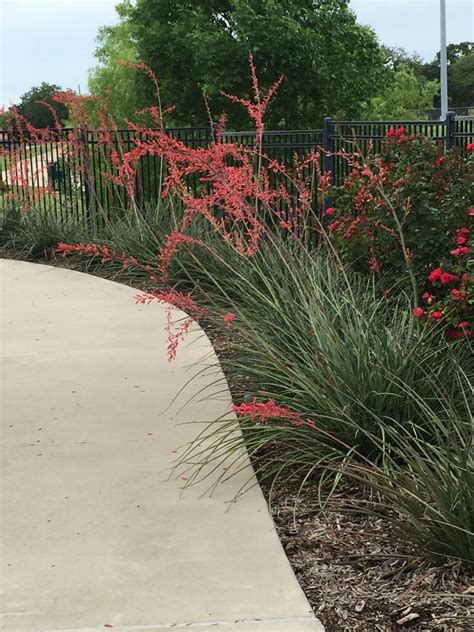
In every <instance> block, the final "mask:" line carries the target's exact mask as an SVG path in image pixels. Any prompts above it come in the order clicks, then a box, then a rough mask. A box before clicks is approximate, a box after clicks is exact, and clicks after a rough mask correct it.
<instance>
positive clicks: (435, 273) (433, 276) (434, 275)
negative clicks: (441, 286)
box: [428, 268, 441, 283]
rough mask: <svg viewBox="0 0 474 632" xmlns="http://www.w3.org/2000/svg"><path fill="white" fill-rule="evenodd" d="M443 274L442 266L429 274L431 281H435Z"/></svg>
mask: <svg viewBox="0 0 474 632" xmlns="http://www.w3.org/2000/svg"><path fill="white" fill-rule="evenodd" d="M440 276H441V268H435V269H434V270H431V272H430V274H429V276H428V280H429V281H430V282H431V283H434V282H435V281H437V280H438V279H439V278H440Z"/></svg>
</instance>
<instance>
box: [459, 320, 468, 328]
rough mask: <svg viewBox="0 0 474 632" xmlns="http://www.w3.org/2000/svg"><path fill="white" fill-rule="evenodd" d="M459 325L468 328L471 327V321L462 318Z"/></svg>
mask: <svg viewBox="0 0 474 632" xmlns="http://www.w3.org/2000/svg"><path fill="white" fill-rule="evenodd" d="M458 327H460V328H461V329H467V328H468V327H469V322H468V321H467V320H462V321H461V322H460V323H459V325H458Z"/></svg>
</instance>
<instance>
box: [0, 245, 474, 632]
mask: <svg viewBox="0 0 474 632" xmlns="http://www.w3.org/2000/svg"><path fill="white" fill-rule="evenodd" d="M0 256H2V257H5V258H6V257H11V258H15V253H11V252H10V253H7V252H0ZM38 262H39V263H47V264H52V265H60V266H63V267H67V268H72V269H76V270H82V271H83V270H84V266H83V265H82V266H81V265H79V264H78V263H77V262H73V261H69V260H67V259H55V260H53V261H51V260H46V259H43V260H39V261H38ZM89 271H90V272H92V273H93V274H98V276H103V277H106V278H111V272H110V271H107V272H106V273H104V271H103V270H102V271H101V269H100V267H96V266H94V267H91V269H90V270H89ZM117 276H118V278H117V280H121V279H120V277H119V275H117ZM114 278H115V275H114ZM127 281H128V282H130V280H127ZM131 284H132V283H131ZM133 285H134V287H137V288H139V289H145V288H143V280H141V282H138V283H135V282H134V283H133ZM140 285H141V286H142V287H140ZM208 334H209V335H210V338H211V340H212V342H213V344H214V348H215V350H216V353H217V354H218V356H219V357H221V358H225V354H226V353H227V352H228V351H227V344H226V341H225V340H224V339H220V338H218V337H217V338H216V336H215V335H213V332H212V331H208ZM223 364H224V366H225V362H224V363H223ZM226 377H227V379H228V382H229V385H230V388H231V391H233V394H234V395H235V394H236V393H237V392H239V391H240V392H241V390H242V388H241V387H242V384H241V383H240V384H239V377H238V376H237V377H236V376H232V375H226ZM298 487H299V486H298V485H296V484H295V483H291V482H288V481H286V482H285V481H280V482H279V483H277V484H276V485H275V486H274V487H273V489H272V503H271V513H272V515H273V519H274V522H275V525H276V529H277V532H278V534H279V536H280V539H281V543H282V545H283V548H284V550H285V552H286V555H287V557H288V559H289V561H290V563H291V566H292V568H293V571H294V572H295V575H296V577H297V578H298V581H299V582H300V584H301V586H302V588H303V590H304V592H305V594H306V596H307V598H308V600H309V602H310V604H311V606H312V607H313V609H314V612H315V614H316V616H317V617H318V618H319V619H320V620H321V621H322V623H323V625H324V626H325V629H326V631H327V632H346V631H347V632H349V631H350V632H372V631H374V632H375V631H376V632H386V631H387V632H389V631H391V630H400V631H403V630H417V631H420V632H422V631H423V632H424V631H427V632H428V631H430V632H431V631H433V630H437V631H443V632H470V631H472V632H474V578H473V577H472V575H470V573H469V571H468V569H466V568H465V567H462V566H461V565H460V563H459V562H457V561H451V562H447V563H444V564H436V563H435V562H433V561H430V560H427V559H426V558H424V557H423V556H422V555H421V554H420V552H419V551H416V550H415V549H414V548H413V547H411V546H409V545H408V544H407V543H405V542H403V541H401V540H400V537H399V536H398V535H397V534H396V533H395V532H394V530H393V528H392V526H391V525H390V523H389V522H387V521H385V520H383V519H380V518H374V517H371V516H368V515H367V514H364V513H361V512H360V511H358V507H359V505H360V502H366V499H365V498H364V497H363V493H362V492H361V491H360V490H358V489H354V488H351V487H349V486H347V487H342V488H340V489H339V491H338V494H339V495H341V494H342V495H343V496H344V500H345V501H346V502H347V501H349V503H350V502H353V505H354V510H353V511H351V510H350V509H349V510H348V511H347V510H346V511H344V513H340V512H338V511H337V510H331V511H327V512H325V513H324V514H322V513H321V511H320V508H319V505H318V501H317V498H318V490H317V481H309V482H308V483H307V484H306V485H305V487H304V488H303V490H302V491H299V488H298ZM262 489H263V491H264V493H265V495H266V497H267V498H268V492H269V489H268V486H266V485H265V483H262Z"/></svg>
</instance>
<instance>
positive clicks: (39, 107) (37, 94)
mask: <svg viewBox="0 0 474 632" xmlns="http://www.w3.org/2000/svg"><path fill="white" fill-rule="evenodd" d="M57 92H61V87H60V86H57V85H55V84H51V83H46V82H44V81H43V83H42V84H41V85H40V86H36V87H33V88H31V90H28V92H25V94H24V95H23V96H22V97H21V98H20V102H19V103H18V106H17V107H18V110H19V112H20V114H22V115H23V116H25V117H26V118H27V119H28V120H29V121H30V123H32V124H33V125H34V126H35V127H37V128H39V129H44V128H46V127H54V125H55V121H54V116H53V113H52V112H51V111H50V110H49V109H48V108H47V107H46V106H45V105H43V104H42V103H38V101H43V102H45V103H49V105H50V106H51V107H52V108H53V109H54V110H55V112H56V115H57V117H58V119H59V121H61V122H62V121H64V120H66V119H67V117H68V111H67V107H66V106H65V105H64V104H63V103H57V102H56V101H54V100H53V98H52V97H53V95H54V94H56V93H57Z"/></svg>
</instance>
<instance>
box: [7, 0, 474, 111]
mask: <svg viewBox="0 0 474 632" xmlns="http://www.w3.org/2000/svg"><path fill="white" fill-rule="evenodd" d="M115 3H116V0H0V40H1V48H0V76H1V79H0V104H2V103H3V104H4V105H9V104H10V102H15V101H17V100H18V99H19V97H20V96H21V95H22V94H23V93H24V92H26V91H27V90H29V88H31V87H32V86H34V85H38V84H40V83H41V82H42V81H47V82H48V83H56V84H59V85H60V86H61V87H62V88H64V89H66V88H72V89H74V90H77V88H78V86H80V87H81V90H82V92H85V91H87V70H88V68H90V67H91V66H92V65H93V64H94V57H93V52H94V48H95V42H94V40H95V37H96V35H97V31H98V28H99V27H100V26H102V25H104V24H113V23H114V22H115V21H116V14H115V10H114V5H115ZM446 3H447V7H448V16H447V23H448V27H447V28H448V43H450V42H453V43H457V42H461V41H466V40H470V41H472V40H474V0H446ZM351 6H352V8H353V9H354V11H355V12H356V14H357V16H358V19H359V21H360V22H362V23H363V24H369V25H370V26H372V27H373V28H374V30H375V32H376V33H377V35H378V37H379V39H380V41H381V42H383V43H384V44H388V45H391V46H402V47H404V48H406V49H408V50H410V51H417V52H418V53H420V54H421V55H422V56H423V57H424V58H425V59H427V60H431V59H432V58H433V57H434V55H435V53H436V52H437V51H438V50H439V43H438V42H439V0H351Z"/></svg>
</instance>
